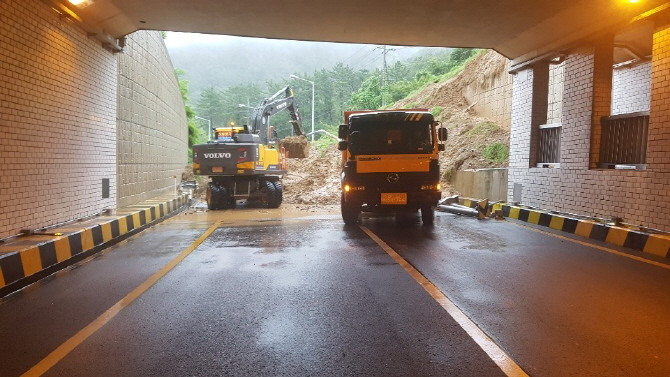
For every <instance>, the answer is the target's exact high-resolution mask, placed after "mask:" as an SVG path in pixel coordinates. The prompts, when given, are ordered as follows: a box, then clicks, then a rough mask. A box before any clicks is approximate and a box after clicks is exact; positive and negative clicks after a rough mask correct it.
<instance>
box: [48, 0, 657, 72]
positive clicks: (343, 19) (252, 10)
mask: <svg viewBox="0 0 670 377" xmlns="http://www.w3.org/2000/svg"><path fill="white" fill-rule="evenodd" d="M48 1H58V2H65V1H66V0H48ZM663 3H664V1H662V0H659V1H656V0H640V1H639V2H638V3H637V4H631V3H629V2H628V0H586V1H579V0H479V1H477V0H415V1H398V0H338V1H333V0H311V1H300V0H284V1H268V0H248V1H239V0H237V1H232V0H216V1H215V0H188V1H185V0H92V1H91V0H89V2H88V5H84V7H82V8H79V7H75V6H73V5H68V7H69V8H71V9H72V10H73V12H74V13H76V14H77V15H79V16H80V17H81V18H82V19H83V20H84V21H85V22H88V23H94V24H95V25H96V26H98V27H100V28H101V29H104V31H105V32H107V33H109V34H110V35H111V36H113V37H115V38H119V37H121V36H124V35H126V34H129V33H132V32H134V31H136V30H141V29H147V30H167V31H181V32H197V33H208V34H227V35H237V36H251V37H265V38H280V39H295V40H310V41H328V42H354V43H371V44H389V45H419V46H445V47H480V48H492V49H495V50H496V51H498V52H500V53H501V54H503V55H505V56H507V57H508V58H512V59H517V60H526V59H530V58H532V57H534V56H537V55H539V54H542V53H545V52H549V51H552V49H556V48H559V47H564V46H568V45H570V44H571V43H575V42H577V41H580V40H582V39H584V38H587V37H589V36H592V35H593V34H594V33H596V32H598V31H601V30H603V29H606V28H609V27H613V26H616V25H621V24H625V23H627V22H629V21H630V20H631V19H632V18H633V17H634V16H636V15H639V14H641V13H643V12H645V11H647V10H650V9H652V8H654V7H656V6H659V5H660V4H663Z"/></svg>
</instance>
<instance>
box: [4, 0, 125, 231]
mask: <svg viewBox="0 0 670 377" xmlns="http://www.w3.org/2000/svg"><path fill="white" fill-rule="evenodd" d="M116 66H117V63H116V56H114V55H113V54H112V53H111V52H108V51H106V50H104V49H103V48H102V47H101V46H100V43H99V42H96V41H94V40H92V39H89V38H88V37H87V35H86V32H84V31H83V30H81V29H80V28H78V27H76V25H74V24H73V23H72V22H70V21H68V20H67V19H61V18H60V17H59V15H58V14H57V13H56V12H55V11H53V10H52V9H51V8H50V7H49V6H47V5H46V4H45V3H44V2H42V1H38V0H3V1H2V2H0V130H1V132H0V237H5V236H8V235H13V234H16V233H17V232H19V231H20V230H21V229H25V228H37V227H40V226H45V225H49V224H54V223H57V222H61V221H65V220H70V219H73V218H77V217H81V216H86V215H91V214H94V213H97V212H100V211H101V210H103V209H105V208H114V206H115V204H116V189H115V187H116V178H115V177H116V85H117V83H116ZM103 178H108V179H110V193H109V194H110V195H109V198H107V199H103V198H102V180H103Z"/></svg>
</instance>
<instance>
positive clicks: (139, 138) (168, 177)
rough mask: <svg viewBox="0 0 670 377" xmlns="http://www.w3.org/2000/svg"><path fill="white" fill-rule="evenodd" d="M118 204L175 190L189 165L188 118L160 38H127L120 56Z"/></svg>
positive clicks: (150, 35)
mask: <svg viewBox="0 0 670 377" xmlns="http://www.w3.org/2000/svg"><path fill="white" fill-rule="evenodd" d="M117 117H118V133H117V134H118V140H119V143H118V174H119V176H118V179H119V181H118V201H119V206H124V205H129V204H133V203H136V202H138V201H141V200H144V199H147V198H151V197H154V196H156V195H158V194H162V193H165V192H172V191H173V190H174V178H173V177H174V176H177V177H178V178H177V179H178V181H179V180H181V173H182V172H183V170H184V166H185V165H186V162H187V148H188V144H187V143H188V141H187V138H188V130H187V127H186V113H185V111H184V102H183V100H182V96H181V91H180V90H179V84H178V82H177V79H176V77H175V74H174V68H173V67H172V62H171V61H170V57H169V55H168V53H167V49H166V48H165V44H164V43H163V40H162V37H161V34H160V33H159V32H155V31H153V32H151V31H139V32H136V33H133V34H131V35H129V36H128V37H127V38H126V47H125V48H124V53H123V54H120V55H119V107H118V115H117Z"/></svg>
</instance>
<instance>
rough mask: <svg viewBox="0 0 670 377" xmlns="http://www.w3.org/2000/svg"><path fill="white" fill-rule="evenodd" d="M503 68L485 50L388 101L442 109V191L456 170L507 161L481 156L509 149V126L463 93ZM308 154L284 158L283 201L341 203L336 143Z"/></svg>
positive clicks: (501, 61)
mask: <svg viewBox="0 0 670 377" xmlns="http://www.w3.org/2000/svg"><path fill="white" fill-rule="evenodd" d="M505 69H506V60H505V58H503V57H502V56H500V55H498V54H497V53H495V52H487V53H483V54H480V55H478V56H477V57H476V58H474V59H473V60H472V61H470V62H469V63H468V64H467V66H466V67H465V69H464V70H463V72H461V73H460V74H459V75H457V76H455V77H453V78H452V79H450V80H449V81H447V82H444V83H437V84H433V85H430V86H428V87H426V88H425V89H424V90H422V91H420V92H417V93H415V94H414V95H413V96H411V97H409V98H406V99H404V100H403V101H400V102H397V103H396V104H395V105H393V106H392V107H394V108H407V107H413V108H427V109H429V110H434V109H436V108H437V107H440V108H441V109H442V110H441V112H439V115H438V116H437V119H438V120H439V121H441V122H442V123H443V124H444V125H445V126H446V127H447V128H448V130H449V140H448V141H447V148H446V151H444V152H441V153H440V164H441V167H442V183H443V186H444V191H445V193H446V194H451V193H452V192H453V188H452V187H451V186H450V185H449V179H450V178H451V177H452V176H453V174H454V172H455V171H457V170H463V169H481V168H499V167H506V166H507V164H508V160H507V158H498V159H495V160H492V159H490V158H487V157H485V153H484V152H485V151H486V149H487V148H491V146H492V145H496V144H499V145H501V146H504V150H505V151H508V150H509V130H508V129H506V127H504V126H502V125H498V124H497V123H496V122H493V121H492V120H490V119H487V118H485V117H482V116H479V115H478V114H477V113H476V111H475V110H474V109H473V106H472V104H470V103H468V101H467V100H466V98H465V97H464V96H463V91H464V90H465V89H466V88H472V87H482V88H483V87H486V85H487V81H490V80H491V78H492V77H495V76H496V75H498V74H500V73H501V72H503V71H504V70H505ZM500 148H502V147H500ZM500 148H499V149H500ZM489 155H490V154H489ZM309 156H310V157H308V158H305V159H290V160H288V165H289V166H288V174H287V175H286V176H285V177H284V202H285V203H291V204H305V205H310V206H314V205H336V204H339V200H340V161H341V155H340V152H339V151H338V150H337V147H336V145H331V146H330V147H329V149H328V150H326V151H319V150H316V149H315V148H314V147H313V146H312V147H311V149H310V152H309Z"/></svg>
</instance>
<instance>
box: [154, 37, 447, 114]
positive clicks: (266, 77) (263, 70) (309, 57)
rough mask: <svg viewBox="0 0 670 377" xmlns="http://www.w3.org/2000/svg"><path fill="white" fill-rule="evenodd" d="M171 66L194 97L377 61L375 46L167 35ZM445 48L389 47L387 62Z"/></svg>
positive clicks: (378, 53) (368, 65) (361, 66)
mask: <svg viewBox="0 0 670 377" xmlns="http://www.w3.org/2000/svg"><path fill="white" fill-rule="evenodd" d="M165 43H166V46H167V48H168V51H169V53H170V58H171V59H172V63H173V65H174V67H175V68H179V69H182V70H184V71H185V74H184V76H183V79H186V80H188V81H189V90H190V96H191V99H192V100H193V101H194V102H197V101H198V98H199V97H200V93H201V91H202V90H203V89H205V88H208V87H217V88H227V87H231V86H236V85H242V84H247V83H256V84H262V83H265V82H266V81H281V80H282V79H285V80H288V78H289V76H290V75H292V74H298V75H300V73H301V72H315V71H320V70H322V69H330V68H332V67H333V66H334V65H335V64H336V63H338V62H342V63H344V64H345V65H347V66H350V67H352V68H353V69H356V70H358V69H368V70H374V69H375V68H380V67H381V66H382V64H383V59H382V57H381V55H382V51H381V50H380V49H379V46H376V45H364V44H351V43H329V42H307V41H291V40H278V39H264V38H247V37H233V36H225V35H204V34H193V33H174V32H169V33H167V38H166V39H165ZM449 50H451V49H448V48H438V47H395V48H393V49H391V50H390V51H391V52H390V53H389V54H388V56H387V60H388V64H389V65H392V64H393V63H394V62H396V61H407V60H410V59H412V58H415V57H418V56H423V55H432V54H436V53H440V52H444V51H449Z"/></svg>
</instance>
